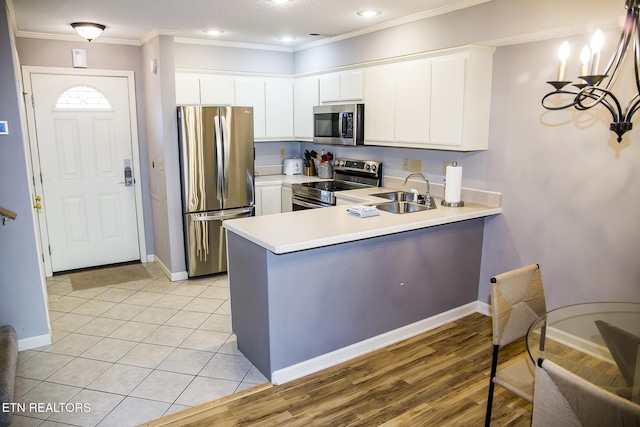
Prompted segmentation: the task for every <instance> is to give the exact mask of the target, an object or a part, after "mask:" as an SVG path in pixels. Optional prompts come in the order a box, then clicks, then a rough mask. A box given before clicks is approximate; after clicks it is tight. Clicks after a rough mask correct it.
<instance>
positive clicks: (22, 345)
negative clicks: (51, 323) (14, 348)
mask: <svg viewBox="0 0 640 427" xmlns="http://www.w3.org/2000/svg"><path fill="white" fill-rule="evenodd" d="M45 345H51V335H50V334H45V335H36V336H35V337H28V338H23V339H21V340H18V351H23V350H31V349H32V348H38V347H42V346H45Z"/></svg>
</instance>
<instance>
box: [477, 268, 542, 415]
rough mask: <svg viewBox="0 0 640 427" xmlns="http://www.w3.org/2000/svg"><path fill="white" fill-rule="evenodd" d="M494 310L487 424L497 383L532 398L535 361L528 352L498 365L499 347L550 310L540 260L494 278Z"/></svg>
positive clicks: (525, 329)
mask: <svg viewBox="0 0 640 427" xmlns="http://www.w3.org/2000/svg"><path fill="white" fill-rule="evenodd" d="M490 291H491V314H492V323H493V358H492V361H491V378H490V380H489V396H488V399H487V413H486V418H485V426H489V425H490V424H491V409H492V406H493V392H494V387H495V385H496V384H497V385H499V386H501V387H502V388H504V389H506V390H509V391H510V392H512V393H514V394H516V395H517V396H520V397H521V398H523V399H525V400H527V401H529V402H532V401H533V382H534V377H535V370H534V365H533V363H532V362H531V360H530V359H529V357H528V355H527V353H526V352H523V353H522V354H520V355H519V356H516V357H515V358H511V359H510V360H509V361H507V362H505V363H501V364H500V365H498V355H499V352H500V348H501V347H503V346H505V345H507V344H509V343H512V342H514V341H516V340H518V339H520V338H522V337H524V336H525V335H526V334H527V330H528V329H529V326H530V325H531V323H533V321H534V320H536V319H537V318H538V317H539V316H542V315H543V314H545V312H546V311H547V308H546V307H547V306H546V303H545V297H544V289H543V286H542V274H541V272H540V266H539V265H538V264H531V265H527V266H524V267H520V268H517V269H515V270H511V271H508V272H506V273H502V274H498V275H497V276H495V277H493V278H492V279H491V289H490Z"/></svg>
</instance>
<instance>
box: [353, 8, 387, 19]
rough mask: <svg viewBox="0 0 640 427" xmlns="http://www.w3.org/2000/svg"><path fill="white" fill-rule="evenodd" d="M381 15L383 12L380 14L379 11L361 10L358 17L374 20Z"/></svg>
mask: <svg viewBox="0 0 640 427" xmlns="http://www.w3.org/2000/svg"><path fill="white" fill-rule="evenodd" d="M381 14H382V12H380V11H379V10H361V11H360V12H358V15H360V16H362V17H363V18H373V17H374V16H378V15H381Z"/></svg>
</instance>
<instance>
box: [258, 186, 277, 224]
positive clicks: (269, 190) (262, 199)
mask: <svg viewBox="0 0 640 427" xmlns="http://www.w3.org/2000/svg"><path fill="white" fill-rule="evenodd" d="M281 188H282V185H280V184H278V185H262V186H256V216H260V215H271V214H276V213H280V212H281V211H282V195H281V193H282V190H281Z"/></svg>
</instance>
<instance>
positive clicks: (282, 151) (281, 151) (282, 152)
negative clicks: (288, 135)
mask: <svg viewBox="0 0 640 427" xmlns="http://www.w3.org/2000/svg"><path fill="white" fill-rule="evenodd" d="M280 158H281V159H284V148H281V149H280Z"/></svg>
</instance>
